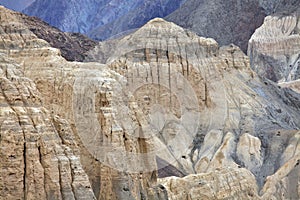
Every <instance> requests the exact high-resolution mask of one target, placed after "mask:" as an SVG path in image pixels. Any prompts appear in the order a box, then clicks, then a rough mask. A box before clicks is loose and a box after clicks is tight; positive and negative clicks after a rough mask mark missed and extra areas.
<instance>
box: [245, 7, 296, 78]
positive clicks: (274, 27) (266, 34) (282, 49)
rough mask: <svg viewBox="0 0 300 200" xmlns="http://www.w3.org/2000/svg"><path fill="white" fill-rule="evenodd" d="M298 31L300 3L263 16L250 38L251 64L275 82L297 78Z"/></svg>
mask: <svg viewBox="0 0 300 200" xmlns="http://www.w3.org/2000/svg"><path fill="white" fill-rule="evenodd" d="M299 30H300V29H299V6H298V11H295V12H294V13H290V14H281V13H278V14H273V15H270V16H268V17H266V18H265V21H264V23H263V25H262V26H261V27H260V28H258V29H257V30H256V31H255V33H254V34H253V35H252V37H251V39H250V41H249V48H248V55H249V56H250V59H251V67H252V68H253V69H254V70H255V71H256V72H257V73H258V74H259V75H261V76H264V77H266V78H268V79H270V80H272V81H275V82H279V83H282V82H291V81H295V80H297V79H299V78H300V75H299V74H300V64H299V63H300V60H299V56H300V54H299V52H300V48H299V46H300V35H299Z"/></svg>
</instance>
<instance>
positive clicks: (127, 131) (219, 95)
mask: <svg viewBox="0 0 300 200" xmlns="http://www.w3.org/2000/svg"><path fill="white" fill-rule="evenodd" d="M0 11H1V12H0V17H1V18H0V19H1V25H0V28H1V29H0V33H1V34H0V38H1V40H0V53H1V54H0V56H1V59H3V61H1V65H0V66H2V65H3V66H5V67H3V68H1V70H2V71H0V72H1V73H0V74H1V76H2V77H4V78H2V79H1V80H3V81H2V82H1V89H2V90H1V91H2V92H1V94H2V96H3V97H2V98H0V101H1V105H2V102H4V104H3V105H4V107H0V112H1V113H4V114H1V115H0V120H1V119H2V120H3V119H4V120H6V119H10V120H8V122H9V123H8V122H6V123H8V125H9V126H8V125H6V123H2V124H3V125H5V126H3V125H1V129H0V134H1V145H0V147H1V156H2V155H3V159H2V160H4V161H6V160H9V159H12V160H14V158H13V156H15V162H16V163H18V164H14V163H9V162H10V161H7V162H3V163H5V165H2V162H1V167H3V166H4V169H5V170H1V173H0V180H1V182H0V183H1V184H2V185H1V187H0V188H1V193H0V195H2V196H3V198H6V196H7V195H8V197H7V198H10V199H15V196H10V195H15V194H17V195H18V196H16V197H17V198H18V197H19V196H20V195H21V196H22V195H23V196H26V195H27V196H26V199H36V198H38V199H40V198H47V199H51V198H52V199H69V198H72V197H74V198H76V199H93V198H96V199H182V198H187V199H197V198H203V199H205V198H206V199H211V198H216V199H238V198H249V199H298V198H299V196H300V192H299V160H300V153H299V152H300V149H299V148H300V146H299V134H300V132H299V128H300V127H299V124H300V112H299V111H300V95H299V94H297V93H295V92H293V91H292V90H290V89H288V88H279V87H278V86H277V85H275V84H274V83H273V82H271V81H269V80H267V79H263V78H260V77H259V76H257V75H256V73H255V72H253V71H252V70H251V69H250V61H249V58H248V57H247V56H246V55H245V54H244V53H243V52H242V51H241V50H240V49H239V48H238V47H237V46H235V45H230V46H225V47H219V45H218V43H217V42H216V41H215V40H214V39H211V38H203V37H199V36H197V35H196V34H195V33H192V32H190V31H187V30H184V29H183V28H181V27H179V26H177V25H175V24H173V23H171V22H167V21H164V20H163V19H159V18H157V19H154V20H151V21H150V22H148V23H147V24H146V25H145V26H143V27H142V28H140V29H138V30H137V31H135V32H134V33H132V34H130V35H128V36H125V37H123V38H120V39H118V40H114V41H109V42H108V43H107V42H103V43H100V46H101V48H95V50H93V51H90V52H89V58H88V59H89V60H90V61H94V62H89V63H79V62H67V61H66V60H65V59H64V58H63V57H61V56H60V51H59V50H58V49H55V48H52V47H51V46H50V44H49V43H47V42H46V41H45V40H43V39H41V38H39V37H40V36H38V34H35V33H34V32H33V31H32V30H30V25H29V23H24V20H23V19H21V18H20V17H19V14H18V13H15V12H12V11H9V10H7V9H5V8H3V7H0ZM110 45H111V46H113V47H114V48H113V49H112V50H109V51H108V50H105V51H104V50H103V49H104V47H107V46H110ZM101 52H106V53H107V52H109V53H107V54H106V55H104V56H103V55H99V54H101ZM98 58H99V59H98ZM7 60H8V61H7ZM98 60H100V62H102V63H101V64H100V63H97V61H98ZM7 63H12V64H7ZM12 65H13V66H12ZM7 69H12V70H7ZM18 77H21V78H18ZM0 97H1V96H0ZM1 99H2V100H1ZM6 102H8V103H6ZM11 102H16V103H15V104H16V105H15V104H11ZM15 107H18V108H17V109H16V108H15ZM31 107H34V108H31ZM12 108H13V109H15V110H12V111H10V110H11V109H12ZM18 109H19V110H18ZM6 110H8V111H6ZM14 113H16V114H14ZM1 116H4V117H2V118H1ZM6 116H10V118H7V117H6ZM0 122H1V121H0ZM19 122H20V123H19ZM0 124H1V123H0ZM2 127H4V128H2ZM5 127H7V128H5ZM18 127H19V128H18ZM20 127H21V128H20ZM44 127H45V128H44ZM7 130H8V131H7ZM9 130H10V131H9ZM42 130H47V131H45V132H46V133H47V134H44V131H42ZM11 135H13V136H14V137H13V136H11ZM15 135H21V139H19V138H18V137H17V136H15ZM8 136H11V137H8ZM6 137H8V138H6ZM4 138H5V139H4ZM24 138H25V139H27V140H26V141H25V139H24ZM24 141H25V142H24ZM24 144H25V147H24ZM31 145H32V146H31ZM3 148H6V149H5V150H2V149H3ZM12 149H16V150H15V151H13V152H17V153H16V154H12ZM24 152H25V155H24ZM39 152H41V153H39ZM9 155H12V158H9ZM39 155H41V156H39ZM49 157H50V158H54V159H49ZM24 158H26V159H25V160H26V162H24ZM79 158H80V160H79ZM38 161H40V162H38ZM19 163H21V164H20V165H19ZM22 163H23V164H22ZM25 165H26V166H25ZM19 166H21V167H19ZM29 166H30V167H29ZM68 166H69V167H68ZM75 167H76V168H75ZM11 171H12V172H13V173H14V172H15V171H16V174H15V175H13V177H11V176H9V173H10V172H11ZM40 172H41V173H40ZM43 172H44V173H43ZM50 172H51V173H55V175H53V176H50V174H49V173H50ZM51 175H52V174H51ZM59 175H61V176H59ZM86 175H87V176H88V177H87V176H86ZM49 176H50V178H53V179H50V180H49ZM168 176H178V177H168ZM183 176H184V177H183ZM39 177H41V178H39ZM43 177H46V178H44V180H45V181H41V180H43ZM24 180H25V182H24ZM35 180H36V182H34V181H35ZM245 180H247V181H245ZM10 181H11V183H13V182H14V183H16V182H21V183H22V184H18V185H17V184H10V183H9V182H10ZM51 181H53V182H51ZM40 182H41V183H40ZM6 185H7V186H6ZM16 185H17V186H18V188H17V190H16V188H14V187H15V186H16ZM44 186H45V187H44ZM6 187H7V188H8V189H5V188H6ZM39 187H41V188H44V189H41V190H40V189H36V188H39ZM52 188H54V189H52ZM60 188H65V189H62V190H60ZM13 190H14V192H12V191H13ZM34 190H36V191H42V192H41V193H38V192H35V193H33V192H31V191H34ZM15 191H18V192H17V193H16V192H15ZM43 191H44V192H43ZM52 191H53V195H56V196H53V195H52ZM32 194H33V195H36V196H30V195H32ZM72 195H73V196H72ZM2 196H1V197H2ZM19 198H20V199H22V197H19Z"/></svg>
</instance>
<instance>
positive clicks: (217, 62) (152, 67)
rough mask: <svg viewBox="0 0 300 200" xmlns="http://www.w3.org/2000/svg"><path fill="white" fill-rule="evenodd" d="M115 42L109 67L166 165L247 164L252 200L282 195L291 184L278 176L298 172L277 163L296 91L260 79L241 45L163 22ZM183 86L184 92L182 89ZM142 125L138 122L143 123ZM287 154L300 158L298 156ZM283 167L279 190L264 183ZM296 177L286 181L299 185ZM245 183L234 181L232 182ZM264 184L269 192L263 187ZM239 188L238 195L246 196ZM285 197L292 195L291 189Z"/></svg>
mask: <svg viewBox="0 0 300 200" xmlns="http://www.w3.org/2000/svg"><path fill="white" fill-rule="evenodd" d="M113 43H114V51H112V52H111V54H110V57H109V58H107V59H106V60H107V61H106V62H107V65H108V66H109V67H110V69H112V70H114V71H116V72H118V73H119V74H121V75H122V76H124V77H125V78H126V80H127V85H126V87H125V89H124V90H125V91H129V92H126V93H125V94H128V93H129V94H132V95H134V97H135V100H136V101H137V105H138V107H140V108H141V109H142V112H143V113H144V114H146V116H147V117H149V121H148V123H150V124H151V125H152V126H153V127H155V128H154V129H155V130H156V132H155V131H154V133H155V134H153V135H155V136H156V137H157V138H158V139H156V138H155V136H153V140H152V143H153V145H154V146H155V149H156V154H157V156H159V157H160V158H161V159H163V160H165V161H166V162H169V163H170V167H172V166H175V167H176V168H177V169H178V170H180V171H181V172H182V173H183V174H191V173H195V172H197V173H211V172H215V171H216V170H218V169H223V168H226V167H230V168H232V169H234V170H237V171H238V170H242V171H245V169H247V170H248V173H249V172H251V173H252V174H253V176H254V177H255V179H256V181H252V183H253V184H254V185H252V186H250V187H251V188H258V191H260V192H254V193H251V195H253V198H254V199H255V198H260V197H261V196H262V197H263V198H271V197H273V196H278V195H281V193H282V190H284V189H283V188H284V187H289V188H290V189H291V188H294V186H292V187H290V186H291V185H289V186H288V185H287V184H285V185H282V184H281V183H279V182H280V181H279V180H283V179H285V178H287V177H288V176H287V174H288V173H290V172H292V171H294V170H295V171H294V173H296V174H297V173H299V170H298V169H297V167H296V166H295V165H294V163H292V162H288V161H286V162H285V164H286V165H287V166H289V167H284V165H285V164H283V162H282V163H280V164H279V163H278V157H280V156H281V155H283V152H284V151H285V149H286V148H287V146H288V145H286V144H287V143H286V142H287V141H289V140H290V138H293V137H295V136H296V135H297V133H296V131H293V130H298V129H299V126H298V124H299V119H300V118H299V105H300V104H299V95H297V94H296V93H294V92H292V91H290V90H288V89H280V88H278V87H277V86H276V85H275V84H273V83H272V82H270V81H268V80H264V79H260V78H259V77H258V76H257V75H256V74H255V73H254V72H253V71H252V70H251V69H250V65H249V59H248V58H247V56H245V55H244V54H243V52H242V51H240V50H239V48H238V47H236V46H234V45H231V46H228V47H221V48H219V47H218V44H217V43H216V42H215V41H214V40H213V39H206V38H201V37H198V36H196V35H195V34H193V33H191V32H189V31H186V30H184V29H182V28H180V27H178V26H176V25H175V24H173V23H169V22H166V21H163V20H161V19H154V20H152V21H150V22H149V23H147V24H146V25H145V26H144V27H142V28H141V29H139V30H137V31H136V32H135V33H133V34H130V35H129V36H125V37H123V38H121V39H119V40H115V41H114V42H113ZM101 45H102V47H103V46H105V45H106V44H105V42H104V43H102V44H101ZM102 47H101V48H96V49H95V50H93V51H92V52H91V55H90V59H96V60H97V55H99V60H100V61H102V62H103V56H102V55H101V54H100V52H101V51H102V50H101V49H102ZM104 60H105V59H104ZM181 84H184V85H185V86H184V88H185V92H183V91H181V90H180V85H181ZM123 87H124V86H123ZM185 95H187V96H188V97H189V98H187V96H185ZM194 97H195V100H196V101H194ZM126 98H129V97H126V95H125V96H124V97H123V99H126ZM157 104H159V105H157ZM187 110H188V112H187ZM194 114H195V115H194ZM197 114H198V115H197ZM139 116H142V115H139ZM197 117H198V118H197ZM138 118H139V119H141V117H138ZM121 119H123V120H124V119H125V118H124V117H123V116H122V117H121ZM121 119H120V123H123V122H122V120H121ZM140 123H141V124H142V126H143V123H144V121H141V122H140ZM144 126H145V125H144ZM145 127H146V126H145ZM288 143H289V142H288ZM164 145H165V147H164ZM290 155H293V156H292V157H293V159H295V160H297V159H298V156H297V155H296V154H293V153H291V154H290ZM294 156H295V157H294ZM274 163H275V164H274ZM277 163H278V164H277ZM242 168H243V169H242ZM281 170H283V171H285V172H284V174H285V175H283V176H281V177H279V178H278V179H276V178H273V179H272V178H271V179H270V180H272V181H274V183H273V185H274V184H275V185H276V184H277V185H278V187H277V188H276V189H274V188H272V187H270V186H268V185H265V183H264V182H265V181H266V178H267V177H272V176H273V175H274V174H276V173H278V171H281ZM241 173H242V172H241ZM249 174H250V173H249ZM178 176H179V175H178ZM274 176H276V175H274ZM276 177H278V176H276ZM283 177H285V178H283ZM296 179H297V178H296ZM296 179H295V176H293V178H292V177H288V178H287V180H289V181H291V182H293V184H295V185H298V183H297V181H295V180H296ZM176 180H177V179H176ZM183 180H184V179H183ZM183 180H181V179H178V182H179V183H178V184H179V185H180V184H181V183H182V182H180V181H183ZM242 180H243V178H241V179H239V178H237V179H236V180H235V181H234V183H232V184H237V185H238V184H239V182H242ZM275 180H277V181H278V182H277V181H275ZM287 180H286V181H287ZM178 187H179V186H178ZM241 187H242V188H245V187H246V186H245V185H243V186H241ZM263 187H264V188H268V189H264V190H261V189H262V188H263ZM187 188H188V189H187V190H189V189H190V188H189V187H187ZM181 189H182V188H181ZM290 189H288V190H290ZM291 190H294V189H291ZM180 191H182V190H180ZM180 191H179V190H174V191H171V192H165V191H164V190H163V189H161V188H160V186H159V185H158V186H157V187H155V189H153V190H150V191H149V196H150V197H151V198H154V199H155V198H162V199H164V198H165V197H166V196H167V197H168V198H170V196H169V194H171V195H172V193H176V194H177V193H181V192H180ZM241 191H242V190H240V193H239V192H237V193H239V194H238V195H243V194H245V195H247V192H245V193H242V192H241ZM253 191H256V190H253ZM224 193H225V192H224ZM284 195H285V196H286V198H294V196H293V195H294V193H293V194H292V193H290V192H287V193H285V194H284ZM296 196H299V194H298V193H297V194H296ZM240 197H241V196H240ZM243 197H246V196H243ZM172 198H174V199H176V198H178V199H180V198H181V196H176V195H175V196H174V197H172ZM219 198H221V196H220V197H219ZM236 198H238V196H236ZM249 198H250V197H249Z"/></svg>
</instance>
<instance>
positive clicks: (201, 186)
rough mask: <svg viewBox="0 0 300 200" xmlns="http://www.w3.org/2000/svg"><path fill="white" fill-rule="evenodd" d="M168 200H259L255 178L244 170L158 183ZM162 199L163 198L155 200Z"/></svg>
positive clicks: (229, 170) (164, 180) (225, 171)
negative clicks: (165, 192)
mask: <svg viewBox="0 0 300 200" xmlns="http://www.w3.org/2000/svg"><path fill="white" fill-rule="evenodd" d="M159 183H160V184H161V186H162V188H164V190H166V191H167V193H168V199H172V200H175V199H259V196H258V195H257V187H255V185H256V183H255V177H254V176H253V174H251V173H250V172H249V171H248V170H246V169H230V168H228V169H222V170H216V171H214V172H210V173H205V174H201V173H200V174H193V175H188V176H186V177H184V178H175V177H170V178H165V179H161V180H160V181H159ZM157 199H163V198H157Z"/></svg>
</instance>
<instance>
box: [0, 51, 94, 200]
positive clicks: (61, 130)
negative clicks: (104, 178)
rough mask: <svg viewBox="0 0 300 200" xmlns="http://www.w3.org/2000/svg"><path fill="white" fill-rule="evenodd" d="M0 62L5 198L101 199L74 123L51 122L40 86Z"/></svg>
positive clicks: (13, 66) (3, 58) (0, 184)
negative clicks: (82, 157)
mask: <svg viewBox="0 0 300 200" xmlns="http://www.w3.org/2000/svg"><path fill="white" fill-rule="evenodd" d="M0 59H1V62H0V88H1V90H0V91H1V93H0V104H1V109H0V124H1V141H0V142H1V145H0V146H1V151H0V158H1V170H0V171H1V175H0V179H1V181H0V188H1V189H0V190H1V192H0V197H1V199H47V198H48V199H75V198H76V199H83V198H89V199H95V197H94V194H93V191H92V189H91V185H90V182H89V179H88V176H87V175H86V173H85V172H84V170H83V169H82V166H81V163H80V157H79V149H78V147H77V144H76V142H75V140H74V138H73V133H72V130H71V128H70V125H69V123H68V122H66V121H65V120H62V119H60V118H59V117H54V118H53V117H51V115H50V113H49V112H48V111H47V110H46V109H45V108H44V107H43V105H42V101H41V98H40V93H39V92H38V91H37V89H36V86H35V84H34V83H33V82H32V81H31V80H30V79H28V78H25V77H24V76H23V75H22V73H21V72H20V69H19V66H18V65H16V64H15V63H14V62H12V61H10V60H9V59H8V58H7V57H6V56H5V55H3V54H1V55H0Z"/></svg>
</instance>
